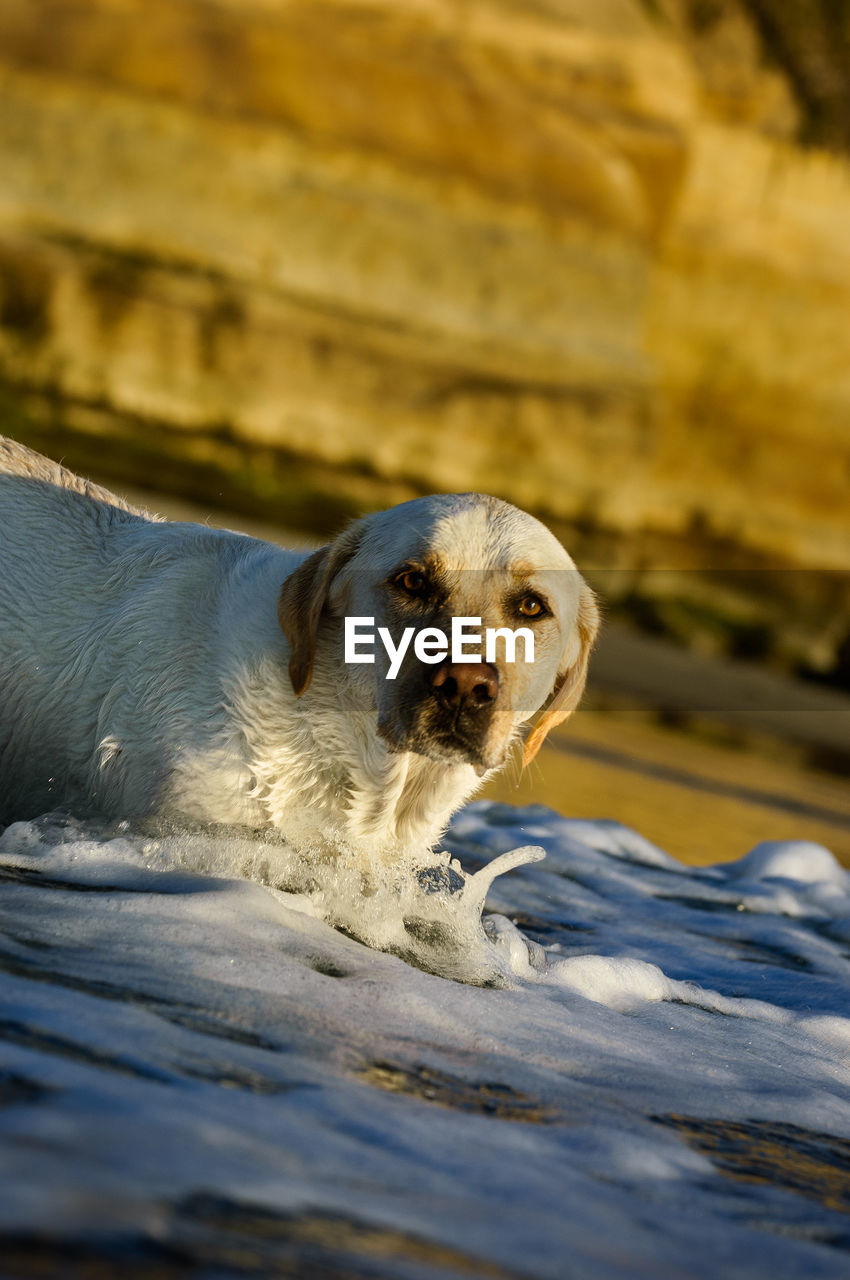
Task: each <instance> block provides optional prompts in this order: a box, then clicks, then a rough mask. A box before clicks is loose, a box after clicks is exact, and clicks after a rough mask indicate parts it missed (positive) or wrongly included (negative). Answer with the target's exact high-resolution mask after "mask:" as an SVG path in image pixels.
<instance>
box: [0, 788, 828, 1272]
mask: <svg viewBox="0 0 850 1280" xmlns="http://www.w3.org/2000/svg"><path fill="white" fill-rule="evenodd" d="M445 846H446V850H447V852H448V855H449V856H451V857H452V858H454V859H455V862H454V863H453V864H451V866H450V867H448V864H447V863H445V862H444V864H442V867H443V869H442V871H441V870H440V868H439V867H436V868H430V869H429V868H428V867H425V868H415V867H411V868H400V869H399V874H398V875H397V876H396V877H395V879H394V880H392V881H391V882H390V881H386V880H381V879H377V878H375V879H371V880H370V879H369V878H368V877H364V876H363V873H362V869H357V870H356V869H355V868H354V867H353V866H347V865H346V863H345V859H344V858H343V859H342V862H341V864H340V865H338V866H336V867H329V866H327V865H324V866H318V867H317V866H316V865H315V864H312V863H311V862H310V860H309V859H304V858H301V859H298V858H295V857H294V856H293V855H292V854H291V852H289V851H288V850H286V849H285V848H283V847H282V846H280V845H277V844H275V843H274V842H273V841H271V840H269V839H267V838H261V837H259V836H258V837H254V838H248V837H247V836H245V835H244V834H243V835H238V834H235V833H232V832H227V831H214V832H213V831H203V832H201V831H198V832H194V833H181V832H177V831H170V830H168V829H166V828H158V829H155V828H147V829H145V830H143V831H141V830H133V829H131V828H129V827H127V826H126V825H125V824H113V825H112V826H110V827H106V826H103V825H100V826H98V825H96V824H91V823H88V824H83V823H76V822H73V821H70V820H66V819H60V818H57V817H50V816H48V817H45V818H42V819H39V820H37V821H35V822H30V823H19V824H15V825H14V826H12V827H10V828H8V829H7V830H6V832H5V833H4V834H3V835H2V836H0V967H2V969H3V987H2V991H3V995H2V1010H0V1169H2V1178H3V1195H2V1197H0V1273H2V1274H4V1275H10V1276H17V1275H21V1276H24V1275H59V1274H61V1275H66V1274H67V1275H89V1274H98V1275H109V1276H111V1275H115V1276H122V1277H124V1276H130V1277H135V1276H157V1277H161V1276H166V1277H170V1276H193V1277H194V1276H205V1277H206V1276H209V1277H219V1276H221V1277H225V1276H268V1275H287V1276H289V1275H304V1276H311V1277H312V1276H323V1277H340V1278H341V1277H343V1276H345V1277H359V1276H381V1277H388V1278H392V1280H397V1278H404V1277H408V1276H409V1277H411V1278H419V1277H432V1276H434V1277H436V1276H440V1277H448V1276H452V1277H453V1276H465V1277H469V1276H482V1277H484V1276H496V1277H506V1276H509V1277H520V1276H523V1277H532V1276H533V1277H553V1280H554V1278H558V1280H562V1278H563V1277H582V1280H584V1278H585V1277H594V1278H595V1277H603V1278H604V1277H625V1276H629V1277H631V1276H647V1277H657V1276H658V1275H660V1274H663V1275H664V1276H665V1278H666V1277H668V1276H672V1277H676V1276H682V1277H685V1276H688V1277H691V1276H695V1277H701V1276H705V1277H712V1280H713V1278H714V1277H716V1276H717V1275H719V1274H723V1275H724V1276H741V1277H743V1276H747V1277H752V1276H758V1275H771V1276H797V1275H799V1276H801V1277H802V1276H806V1277H809V1276H836V1277H838V1276H844V1275H846V1274H847V1268H848V1266H850V1257H848V1249H850V1229H848V1225H849V1224H848V1218H847V1210H848V1206H850V995H848V991H850V985H849V984H848V978H850V959H848V945H850V878H848V873H847V872H845V871H844V870H843V869H842V868H840V867H839V866H838V864H837V863H836V861H835V859H834V858H833V857H832V855H831V854H830V853H829V852H827V851H826V850H825V849H822V848H820V847H819V846H815V845H808V844H805V843H803V842H785V843H777V842H774V843H772V844H766V845H762V846H759V847H758V848H756V849H755V850H753V851H752V852H751V853H750V854H748V855H747V856H746V857H745V858H743V859H741V860H739V861H738V862H734V863H724V864H722V865H718V866H715V867H707V868H700V869H694V868H690V867H686V866H684V865H682V864H680V863H678V862H676V861H674V860H673V859H671V858H669V857H668V856H667V855H666V854H665V853H663V852H662V851H661V850H659V849H657V848H655V847H654V846H652V845H651V844H649V843H648V842H646V841H645V840H643V839H642V838H641V837H640V836H638V835H637V834H635V833H634V832H632V831H629V830H628V829H626V828H624V827H621V826H618V825H617V824H616V823H607V822H586V821H570V820H567V819H564V818H561V817H559V816H558V815H556V814H554V813H552V812H551V811H550V810H546V809H543V808H542V807H540V806H532V807H528V808H525V809H514V808H510V807H508V806H502V805H497V804H490V803H479V804H473V805H470V806H469V807H468V808H467V809H466V810H465V811H464V812H463V813H462V814H460V815H459V816H458V817H457V819H456V820H455V822H454V824H453V826H452V828H451V830H450V832H449V835H448V837H447V839H446V842H445ZM514 850H520V851H521V852H520V853H518V854H517V855H515V856H512V857H509V858H508V859H507V861H506V862H505V863H501V864H498V865H497V866H495V867H494V859H496V858H497V857H498V856H499V855H502V854H509V855H512V851H514ZM539 850H544V851H545V855H546V856H545V858H544V859H543V860H541V861H530V859H533V858H535V857H538V856H539ZM512 861H514V862H516V863H517V865H516V866H514V868H513V869H512V870H508V867H509V866H510V864H511V862H512ZM447 868H448V869H447ZM493 870H497V871H498V870H501V871H502V872H503V874H498V875H496V876H495V877H494V878H493V880H492V883H491V884H490V885H489V888H487V885H486V881H487V877H488V875H489V874H490V873H491V872H492V871H493ZM423 871H424V875H423V874H420V873H421V872H423ZM476 873H479V874H478V875H476ZM485 888H487V893H486V904H484V903H483V902H482V899H483V896H484V890H485ZM482 905H484V914H483V917H482V914H481V909H482ZM363 939H365V940H366V941H365V942H364V941H363ZM367 942H368V943H371V945H367ZM378 948H384V949H378Z"/></svg>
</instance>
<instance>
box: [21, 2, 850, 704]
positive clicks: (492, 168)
mask: <svg viewBox="0 0 850 1280" xmlns="http://www.w3.org/2000/svg"><path fill="white" fill-rule="evenodd" d="M849 30H850V18H848V16H847V5H845V4H842V3H838V2H836V0H642V2H641V0H404V3H399V0H180V2H179V3H177V2H175V0H29V3H26V4H22V3H21V2H20V0H0V402H2V403H0V409H2V422H3V427H2V428H0V429H3V430H5V431H6V432H7V433H9V434H13V435H17V436H18V437H19V438H21V439H25V440H27V441H29V442H30V443H32V444H34V445H35V446H36V447H40V448H44V449H45V450H47V451H48V452H52V453H57V452H61V453H62V455H63V456H64V457H65V459H66V461H68V462H69V463H70V464H71V465H75V466H78V467H82V468H83V469H85V467H86V466H89V468H90V469H91V467H92V465H94V464H95V463H96V464H97V467H98V470H99V473H100V474H106V475H107V476H112V477H114V478H115V479H116V480H120V479H128V480H132V481H134V482H136V483H144V484H148V485H155V486H157V487H160V488H165V489H173V490H175V491H180V492H183V493H186V494H188V495H190V496H193V497H196V498H203V499H204V500H209V501H221V502H222V503H224V504H227V505H228V506H229V507H231V508H237V509H241V510H250V511H252V512H253V513H255V514H259V515H262V516H265V517H267V518H274V519H277V520H280V521H282V522H286V523H289V524H297V525H300V526H302V527H305V528H311V529H313V530H315V531H318V532H325V531H327V530H329V529H331V528H336V527H339V523H340V521H341V519H342V518H343V517H344V516H345V515H347V514H349V513H351V512H353V511H355V510H358V509H363V508H366V507H370V506H380V505H385V504H387V503H390V502H393V501H398V500H400V499H402V498H404V497H408V496H412V495H413V494H415V493H419V492H423V491H431V490H434V489H468V488H477V489H482V490H487V491H490V492H495V493H498V494H500V495H502V496H504V497H506V498H508V499H510V500H512V501H514V502H516V503H518V504H519V505H521V506H524V507H526V508H528V509H530V510H532V511H535V512H537V513H538V514H540V515H541V516H543V517H544V518H546V519H548V520H549V521H550V522H551V523H552V524H553V526H554V527H555V528H556V529H558V530H559V531H560V532H562V533H563V534H564V536H565V537H566V539H567V542H568V545H569V546H570V548H571V549H572V550H574V552H575V554H576V556H577V558H579V559H580V560H581V562H582V563H583V564H584V565H589V566H593V565H596V566H598V567H599V569H600V571H602V570H604V571H605V573H606V574H607V579H605V580H603V579H601V578H599V577H597V584H598V585H599V586H600V588H601V590H602V591H603V593H604V594H607V595H608V596H609V597H610V598H612V599H617V598H621V599H623V600H624V601H626V602H629V603H630V604H631V606H632V607H633V609H635V610H637V611H638V612H639V613H640V614H641V616H642V618H643V620H644V622H645V623H646V625H648V626H649V627H650V628H654V629H659V630H668V631H670V630H672V631H674V632H676V631H677V629H678V630H679V631H681V632H682V633H683V634H687V633H688V632H689V631H690V630H695V631H697V632H698V633H699V634H700V635H702V636H703V638H704V639H705V637H708V640H707V641H706V643H711V642H712V641H711V637H712V636H713V635H715V636H719V637H720V639H718V640H717V643H718V644H722V645H723V646H725V647H726V648H727V649H731V651H733V652H742V653H744V652H753V653H762V652H763V653H764V654H766V655H767V656H777V657H779V658H780V659H784V660H786V661H787V662H789V663H792V664H797V665H802V666H804V667H807V668H809V669H811V670H813V671H820V672H823V673H826V674H827V675H831V676H832V677H834V678H838V679H842V678H848V676H850V638H849V637H850V604H848V599H847V594H848V593H847V570H848V563H849V562H850V555H848V550H850V502H848V497H850V234H848V231H850V161H848V157H847V149H848V144H850V53H848V47H850V40H848V31H849ZM718 567H720V568H723V569H724V570H730V571H733V577H732V580H731V585H730V580H729V579H727V580H725V581H724V583H722V584H718V582H717V581H713V580H712V575H711V574H707V573H705V572H704V571H705V570H708V569H716V568H718ZM661 568H663V569H671V570H675V571H676V572H675V573H673V574H668V575H666V576H665V574H664V573H662V572H659V569H661ZM766 569H769V570H771V572H769V573H765V572H764V570H766ZM613 570H617V571H618V573H617V576H616V577H615V576H614V575H613V573H612V571H613ZM777 570H782V571H783V572H777ZM816 570H817V571H826V572H815V571H816ZM759 571H761V572H759ZM754 575H755V576H754ZM591 577H593V575H592V574H591ZM685 582H686V583H687V587H686V588H685V587H683V583H685ZM780 619H781V621H780ZM789 619H790V622H789Z"/></svg>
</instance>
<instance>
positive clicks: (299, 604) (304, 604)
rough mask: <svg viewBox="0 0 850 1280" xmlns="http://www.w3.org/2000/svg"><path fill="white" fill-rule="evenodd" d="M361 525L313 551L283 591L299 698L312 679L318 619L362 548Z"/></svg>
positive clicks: (283, 624)
mask: <svg viewBox="0 0 850 1280" xmlns="http://www.w3.org/2000/svg"><path fill="white" fill-rule="evenodd" d="M362 523H363V522H362V521H358V522H357V523H356V524H353V525H349V527H348V528H347V529H346V530H345V532H344V533H341V534H340V536H339V537H338V538H337V539H336V541H335V542H332V543H331V544H330V546H327V547H320V548H319V550H318V551H314V552H313V554H312V555H311V556H308V557H307V559H306V560H305V561H304V563H303V564H300V565H299V566H298V568H297V569H296V570H295V572H294V573H291V574H290V575H289V577H288V578H287V579H286V581H285V582H284V584H283V586H282V587H281V589H280V595H279V596H278V598H277V617H278V621H279V623H280V628H281V630H282V632H283V634H284V635H285V636H286V638H287V640H288V641H289V646H290V650H291V656H290V659H289V678H290V680H291V681H292V688H293V689H294V690H295V696H296V697H297V698H300V697H301V695H302V693H304V692H305V690H306V689H307V688H308V687H309V684H310V680H311V679H312V676H313V659H314V658H315V656H316V635H317V633H318V630H319V619H320V618H321V616H322V610H323V609H324V607H325V605H326V604H327V602H328V595H329V593H330V589H331V584H332V583H333V580H334V578H335V577H336V576H337V574H338V573H339V571H340V569H342V568H343V566H344V565H346V564H347V563H348V561H349V560H350V559H351V558H352V556H353V555H354V553H355V552H356V550H357V548H358V546H359V545H360V539H361V537H362V535H363V529H362Z"/></svg>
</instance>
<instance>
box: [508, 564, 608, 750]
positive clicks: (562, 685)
mask: <svg viewBox="0 0 850 1280" xmlns="http://www.w3.org/2000/svg"><path fill="white" fill-rule="evenodd" d="M576 628H577V631H578V654H576V652H575V640H574V639H573V640H571V643H570V646H569V649H568V650H567V655H568V665H567V666H566V667H565V668H564V669H563V670H561V671H559V672H558V678H557V680H556V681H555V687H554V689H553V690H552V692H553V693H554V695H555V696H554V698H553V699H552V701H551V702H550V703H549V706H548V707H547V708H546V710H545V711H544V712H543V715H542V716H541V717H540V719H539V720H538V721H537V724H536V725H535V726H534V728H533V729H532V731H531V733H530V734H529V735H528V737H527V738H526V740H525V747H524V748H523V752H522V767H523V768H525V767H526V765H529V764H531V762H532V760H533V759H534V757H535V756H536V755H537V752H538V751H539V750H540V748H541V746H542V745H543V739H544V738H545V737H546V734H547V733H548V732H549V730H550V729H554V727H555V725H556V724H560V723H561V721H562V720H566V718H567V716H571V715H572V713H573V712H574V711H575V709H576V707H577V706H578V704H579V702H580V701H581V695H582V694H583V693H584V685H585V681H586V680H587V664H588V662H589V661H590V651H591V649H592V648H593V642H594V640H595V639H596V634H597V632H598V631H599V606H598V605H597V603H596V596H595V595H594V594H593V592H592V591H591V589H590V587H589V586H588V585H587V583H586V582H582V584H581V591H580V594H579V605H578V617H577V619H576Z"/></svg>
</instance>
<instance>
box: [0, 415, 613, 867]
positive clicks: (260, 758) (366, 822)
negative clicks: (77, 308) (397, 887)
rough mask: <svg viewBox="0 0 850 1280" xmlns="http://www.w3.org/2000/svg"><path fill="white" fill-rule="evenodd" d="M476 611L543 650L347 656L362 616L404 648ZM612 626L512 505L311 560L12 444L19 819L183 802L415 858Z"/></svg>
mask: <svg viewBox="0 0 850 1280" xmlns="http://www.w3.org/2000/svg"><path fill="white" fill-rule="evenodd" d="M458 617H461V618H466V619H467V620H469V619H474V620H475V621H479V620H480V622H481V623H482V624H483V626H484V627H490V628H493V629H494V630H495V629H497V628H503V629H505V628H506V629H508V630H510V629H517V628H521V629H524V630H525V631H526V632H527V633H530V634H531V635H532V636H533V648H534V660H533V661H528V660H525V661H522V662H520V661H515V662H514V663H513V664H512V663H510V662H509V661H508V660H507V656H508V655H507V646H506V648H505V654H504V655H499V654H498V653H497V654H496V655H495V656H494V655H493V654H490V655H488V656H489V658H490V660H484V657H483V656H482V654H481V653H479V654H477V655H476V654H471V653H470V652H469V650H468V648H467V649H465V650H464V653H463V655H462V658H461V660H459V661H454V660H453V657H455V656H456V655H452V654H449V655H446V656H442V657H441V656H440V655H439V654H438V656H437V659H435V658H434V657H433V656H431V655H430V654H429V655H427V660H423V658H422V657H420V656H417V652H416V648H418V649H419V652H420V653H423V652H424V650H423V649H422V647H421V646H416V648H415V647H414V646H413V645H409V646H408V648H407V650H406V651H405V652H404V656H403V658H400V659H398V660H397V661H396V664H395V665H396V672H395V675H394V678H392V679H391V678H389V671H390V658H389V656H388V651H387V649H386V648H385V647H382V646H381V645H376V646H375V647H374V651H373V654H372V656H373V658H374V661H371V662H370V661H368V658H367V659H366V660H362V659H361V660H360V661H357V662H353V661H352V662H348V663H347V662H345V661H344V659H343V653H344V649H343V645H344V634H343V633H344V631H345V628H346V619H347V618H355V619H361V620H363V619H366V620H372V621H374V623H375V625H376V627H379V628H383V634H384V636H385V637H386V640H387V642H388V643H389V644H390V647H391V648H394V649H395V650H396V652H397V653H401V641H402V637H403V635H404V632H405V630H406V629H407V630H408V631H409V630H410V628H411V627H412V628H414V629H416V628H419V629H420V630H421V629H423V628H430V629H432V630H433V629H434V628H438V629H439V628H440V627H443V629H444V630H445V631H448V629H449V628H450V627H451V624H452V619H454V618H458ZM598 623H599V613H598V608H597V603H596V600H595V597H594V595H593V592H592V591H591V590H590V588H589V587H588V586H587V584H586V583H585V582H584V580H583V579H582V578H581V576H580V574H579V573H578V571H577V569H576V567H575V565H574V563H573V561H572V560H571V558H570V557H569V556H568V555H567V553H566V551H564V549H563V548H562V546H561V545H560V543H559V542H558V541H557V540H556V538H555V537H554V536H553V535H552V534H551V533H550V532H549V530H548V529H546V528H545V526H544V525H542V524H541V523H539V522H538V521H537V520H535V519H534V518H532V517H531V516H529V515H527V514H525V513H524V512H522V511H519V510H518V509H517V508H515V507H512V506H510V505H508V504H507V503H506V502H503V501H500V500H499V499H496V498H493V497H488V496H485V495H481V494H475V493H466V494H442V495H436V496H431V497H424V498H417V499H414V500H412V501H410V502H406V503H403V504H402V505H400V506H397V507H394V508H392V509H390V510H387V511H382V512H379V513H377V514H373V515H368V516H365V517H363V518H362V519H359V520H356V521H354V522H353V523H352V524H351V525H350V526H349V527H348V528H347V529H345V531H344V532H343V533H341V534H340V536H339V537H337V538H336V540H335V541H333V542H331V543H330V544H329V545H327V546H323V547H321V548H320V549H319V550H317V551H314V552H313V553H312V554H311V553H308V552H303V551H299V552H296V551H288V550H284V549H282V548H280V547H278V546H275V545H272V544H270V543H266V542H262V541H259V540H257V539H254V538H251V537H248V536H246V535H243V534H239V533H231V532H227V531H224V530H216V529H211V528H208V527H206V526H203V525H198V524H189V523H177V522H170V521H165V520H162V519H161V518H160V517H157V516H153V515H150V514H148V513H146V512H144V511H142V510H139V509H136V508H134V507H132V506H130V505H129V504H128V503H126V502H125V501H123V500H122V499H120V498H118V497H116V496H114V495H113V494H111V493H109V492H108V491H107V490H105V489H102V488H100V487H99V486H97V485H95V484H92V483H90V482H88V481H86V480H83V479H80V478H79V477H77V476H75V475H73V474H72V473H71V472H69V471H67V470H66V469H65V468H64V467H62V466H60V465H59V464H57V463H54V462H51V461H49V460H48V459H46V458H44V457H42V456H40V455H39V454H37V453H34V452H32V451H31V450H29V449H27V448H26V447H24V446H23V445H20V444H18V443H16V442H14V441H12V440H9V439H6V438H3V437H0V824H9V823H11V822H13V821H16V820H20V819H30V818H33V817H35V816H37V815H39V814H41V813H44V812H46V811H55V810H59V809H61V810H66V811H70V812H72V813H73V814H75V815H76V816H78V817H86V816H95V815H97V816H105V817H112V818H126V819H134V818H147V817H152V816H172V817H174V818H176V819H178V820H180V821H188V822H190V823H198V822H200V823H205V824H206V823H214V824H227V825H228V826H230V825H233V824H238V825H244V826H248V827H251V828H264V829H268V828H271V829H273V830H274V831H275V832H276V833H279V834H280V837H281V838H282V839H283V840H284V841H286V842H289V843H291V844H292V845H294V846H296V847H298V848H302V849H317V848H321V849H322V850H325V851H331V852H333V850H335V849H336V850H338V849H348V850H353V851H354V853H355V855H357V856H359V857H362V858H363V859H364V860H366V861H368V862H370V863H373V864H374V863H375V862H376V860H377V861H378V862H382V863H384V864H388V863H392V862H393V861H394V860H395V859H398V858H400V857H403V856H405V855H407V854H410V855H412V856H417V855H420V854H422V853H423V852H427V851H429V850H430V849H431V848H432V847H433V845H434V844H435V842H436V841H437V840H438V839H439V837H440V835H441V834H442V832H443V831H444V829H445V827H446V825H447V823H448V821H449V818H450V816H451V814H452V813H453V812H454V811H455V810H456V809H457V808H459V806H460V805H461V804H462V803H463V802H464V801H465V800H466V799H467V798H468V797H469V796H470V795H471V794H472V793H473V792H474V791H475V790H476V789H477V788H478V787H479V786H480V785H481V784H482V782H483V781H484V780H485V779H486V778H487V777H489V776H490V775H491V773H492V772H493V771H494V770H497V769H499V768H500V767H501V766H502V765H503V764H504V763H505V761H506V759H507V758H508V755H509V752H510V750H511V748H512V746H513V745H514V744H515V743H516V742H517V741H518V740H519V733H520V729H521V726H522V725H523V724H524V723H526V722H527V721H528V720H529V718H530V717H531V716H532V715H533V714H534V713H535V712H536V711H538V710H539V709H540V708H541V707H542V706H543V704H544V703H546V702H547V701H548V702H549V705H548V707H547V708H546V710H545V711H544V712H543V715H542V717H541V718H540V720H539V721H538V723H537V725H536V727H535V728H534V729H533V731H532V732H531V734H530V736H529V737H528V739H527V741H526V743H525V750H524V760H525V763H528V761H529V760H531V759H532V758H533V757H534V755H535V753H536V752H537V750H538V749H539V747H540V744H541V742H542V741H543V739H544V737H545V736H546V733H547V732H548V731H549V729H551V728H552V726H553V725H555V724H557V723H559V722H560V721H562V720H564V719H565V718H566V717H567V716H568V715H570V714H571V712H572V711H573V710H574V709H575V707H576V706H577V704H578V702H579V699H580V697H581V694H582V690H583V688H584V684H585V679H586V674H587V666H588V658H589V655H590V651H591V647H592V645H593V641H594V638H595V636H596V632H597V628H598ZM518 634H519V632H518ZM525 638H526V641H527V636H526V637H525ZM521 648H522V646H521V644H520V643H519V642H517V651H518V652H519V650H521ZM527 656H528V650H527V648H526V658H527Z"/></svg>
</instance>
